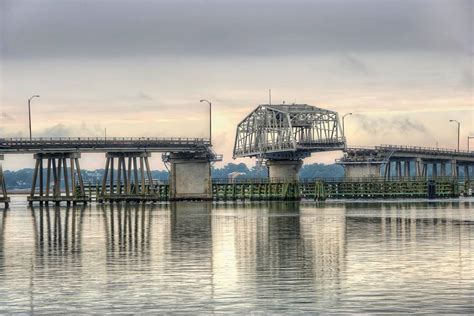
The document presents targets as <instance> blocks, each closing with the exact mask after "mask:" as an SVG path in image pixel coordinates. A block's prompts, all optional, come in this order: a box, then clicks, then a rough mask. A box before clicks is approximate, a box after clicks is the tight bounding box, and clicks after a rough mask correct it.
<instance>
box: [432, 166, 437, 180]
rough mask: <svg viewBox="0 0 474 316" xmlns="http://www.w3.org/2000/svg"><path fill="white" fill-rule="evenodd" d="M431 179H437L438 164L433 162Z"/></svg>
mask: <svg viewBox="0 0 474 316" xmlns="http://www.w3.org/2000/svg"><path fill="white" fill-rule="evenodd" d="M432 176H433V178H436V177H438V163H437V162H433V173H432Z"/></svg>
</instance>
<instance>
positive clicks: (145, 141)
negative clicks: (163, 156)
mask: <svg viewBox="0 0 474 316" xmlns="http://www.w3.org/2000/svg"><path fill="white" fill-rule="evenodd" d="M209 150H210V141H209V139H207V138H153V137H140V138H130V137H110V138H109V137H107V138H101V137H78V138H73V137H59V138H33V139H32V140H30V139H27V138H0V154H8V153H16V154H26V153H38V152H58V151H59V152H122V151H134V152H208V151H209Z"/></svg>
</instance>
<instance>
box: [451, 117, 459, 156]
mask: <svg viewBox="0 0 474 316" xmlns="http://www.w3.org/2000/svg"><path fill="white" fill-rule="evenodd" d="M449 121H450V122H455V123H457V124H458V151H459V136H460V135H461V123H460V122H459V121H457V120H449Z"/></svg>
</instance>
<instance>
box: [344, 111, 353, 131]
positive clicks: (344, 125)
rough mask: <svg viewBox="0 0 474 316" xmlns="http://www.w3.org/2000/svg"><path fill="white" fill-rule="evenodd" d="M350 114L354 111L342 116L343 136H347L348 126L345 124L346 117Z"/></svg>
mask: <svg viewBox="0 0 474 316" xmlns="http://www.w3.org/2000/svg"><path fill="white" fill-rule="evenodd" d="M348 115H352V112H351V113H346V114H344V115H343V116H342V136H344V137H346V127H345V125H344V118H345V117H346V116H348Z"/></svg>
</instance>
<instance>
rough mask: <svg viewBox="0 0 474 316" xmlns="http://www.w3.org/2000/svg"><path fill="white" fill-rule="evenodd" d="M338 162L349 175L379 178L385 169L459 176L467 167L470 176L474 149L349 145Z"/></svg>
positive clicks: (400, 173) (397, 173)
mask: <svg viewBox="0 0 474 316" xmlns="http://www.w3.org/2000/svg"><path fill="white" fill-rule="evenodd" d="M336 162H337V163H338V164H341V165H343V166H344V168H345V170H346V177H348V178H353V177H366V176H371V177H377V176H380V175H381V171H382V169H383V176H384V177H386V178H390V177H393V176H395V177H409V176H417V177H426V176H427V175H428V173H429V172H430V173H431V175H432V176H438V175H440V176H453V177H457V176H458V175H459V174H460V168H461V167H463V168H464V170H463V173H464V177H465V178H467V179H469V177H470V176H471V174H472V167H473V166H474V152H472V151H471V152H468V151H462V150H461V151H458V150H453V149H445V148H431V147H420V146H401V145H380V146H375V147H348V148H346V149H345V150H344V156H343V157H342V158H341V159H339V160H336ZM447 167H449V168H447ZM413 168H414V169H413Z"/></svg>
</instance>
